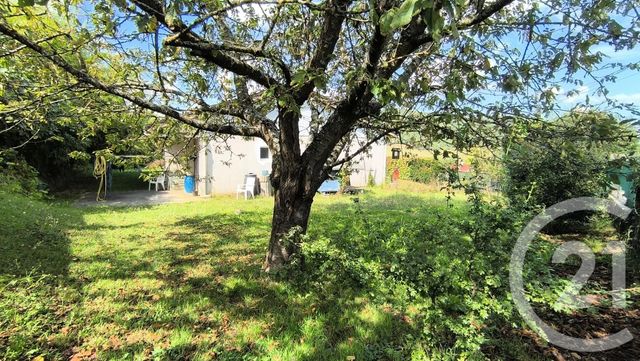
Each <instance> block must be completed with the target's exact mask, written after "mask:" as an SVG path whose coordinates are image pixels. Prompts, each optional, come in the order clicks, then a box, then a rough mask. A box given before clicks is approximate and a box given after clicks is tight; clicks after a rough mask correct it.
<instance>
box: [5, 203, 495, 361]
mask: <svg viewBox="0 0 640 361" xmlns="http://www.w3.org/2000/svg"><path fill="white" fill-rule="evenodd" d="M1 197H2V202H0V211H2V213H3V214H4V217H3V218H2V220H1V223H2V224H1V226H2V228H3V229H4V230H7V232H3V233H2V235H1V236H0V249H2V254H3V255H4V256H5V257H3V259H2V261H1V262H2V263H1V264H0V270H1V272H2V275H3V276H2V281H1V285H0V290H1V291H0V315H1V317H0V320H2V321H0V350H2V355H0V357H1V358H3V359H9V360H11V359H15V360H17V359H24V358H29V357H36V356H38V355H43V356H45V358H46V359H47V360H49V359H64V358H66V357H69V356H70V355H73V354H76V355H85V356H87V355H92V354H94V353H95V354H97V355H98V357H99V358H100V359H145V358H147V359H176V358H181V357H184V358H187V359H195V360H201V359H213V358H214V356H215V357H216V359H223V360H224V359H228V360H232V359H247V357H250V359H251V357H256V358H258V359H276V360H277V359H281V360H301V359H308V360H326V359H335V360H344V359H346V357H347V356H356V359H357V360H361V359H370V360H373V359H390V360H392V359H395V360H400V359H405V358H407V357H409V356H410V355H411V354H414V356H415V357H416V359H420V358H419V357H418V355H420V354H422V353H424V352H427V353H432V352H436V351H435V350H430V349H423V348H422V347H420V345H421V344H424V345H426V344H427V342H429V344H432V345H434V346H436V345H439V348H442V350H443V352H444V351H446V350H449V351H447V352H450V353H451V355H455V354H459V353H460V352H461V351H464V350H467V347H468V345H466V344H464V342H467V340H464V339H462V338H461V339H458V340H456V338H457V336H456V335H457V334H460V333H464V334H465V336H474V335H473V332H471V335H469V333H470V331H469V327H468V326H469V325H468V323H469V322H471V323H473V322H478V324H482V323H484V322H485V321H487V317H488V314H487V315H485V316H484V317H479V318H477V317H478V315H477V314H476V312H475V311H471V310H470V309H466V306H467V302H466V301H465V300H464V299H465V298H466V297H465V296H464V294H463V293H464V292H465V290H466V288H468V287H470V284H465V283H466V282H469V280H465V279H464V277H463V274H462V273H459V272H454V273H453V274H452V273H451V265H452V264H455V265H456V267H455V268H454V269H459V270H460V271H461V272H462V270H463V269H466V267H468V265H469V264H468V261H469V260H468V259H466V257H464V254H463V253H465V252H464V251H465V249H464V247H466V246H468V243H469V241H468V240H465V237H464V235H463V234H461V233H460V232H459V231H455V229H454V227H453V223H451V222H457V220H460V219H461V218H462V217H463V215H464V214H465V210H464V207H463V205H462V203H460V201H459V200H456V201H453V203H452V205H453V206H452V207H448V206H447V205H446V203H445V202H444V201H443V198H442V197H441V196H428V197H427V196H415V195H409V194H405V193H400V194H395V195H394V194H390V193H382V194H379V193H376V194H375V195H371V196H366V197H364V198H363V197H361V198H360V202H358V203H353V202H352V201H351V200H350V198H347V197H326V198H325V197H323V198H319V199H318V201H317V204H316V206H315V209H314V212H315V216H314V217H313V219H312V224H311V226H310V234H309V236H308V237H309V242H308V243H306V244H308V247H307V249H305V255H306V260H305V265H304V267H305V272H298V271H297V266H295V267H294V266H292V269H290V270H287V271H283V273H281V274H279V275H276V276H275V277H273V276H268V275H266V274H264V273H263V272H261V270H260V266H261V263H262V262H263V260H264V239H265V238H267V237H268V235H269V218H270V208H271V200H270V199H259V200H257V201H252V202H236V201H234V202H230V199H224V198H222V199H216V200H212V201H208V202H204V203H198V204H197V205H198V206H197V207H195V206H194V205H193V204H176V205H164V206H157V207H149V208H135V209H130V208H121V209H115V210H114V209H107V208H89V209H76V208H72V207H69V206H66V205H64V204H52V205H45V204H44V203H42V202H40V201H34V200H30V199H27V198H24V197H22V196H16V195H10V194H6V193H2V194H1ZM364 210H366V215H365V213H364ZM311 240H313V241H311ZM420 244H421V246H420ZM455 244H458V245H457V246H454V247H450V246H451V245H455ZM415 246H419V248H413V247H415ZM7 255H8V257H7ZM388 277H394V278H396V279H398V280H399V281H400V280H401V282H398V283H397V284H394V285H390V284H385V283H384V282H382V281H383V280H384V279H386V278H388ZM451 277H455V278H457V282H455V283H451V282H450V281H451V279H450V278H451ZM422 283H425V284H424V285H422V286H420V284H422ZM417 289H420V290H422V291H424V290H431V291H430V292H432V295H431V296H435V298H434V303H433V304H432V305H431V306H428V305H427V304H419V303H413V304H412V303H411V302H410V300H411V299H414V300H415V299H418V298H420V297H421V296H420V295H412V293H413V292H416V290H417ZM443 297H444V298H443ZM445 301H446V302H445ZM487 301H490V300H489V299H487ZM494 301H495V300H494ZM494 301H491V302H494ZM505 302H506V300H503V301H502V303H505ZM477 305H478V306H479V305H480V304H477ZM445 306H446V307H445ZM447 307H454V308H455V307H460V308H459V309H458V310H453V309H448V308H447ZM493 308H494V305H489V307H488V310H489V309H493ZM428 309H431V310H432V311H430V313H429V314H428V315H427V316H425V317H426V318H421V317H422V316H420V314H421V313H423V312H424V311H427V310H428ZM465 309H466V311H464V312H463V314H461V316H463V315H466V316H464V317H463V319H466V321H463V323H460V322H462V321H455V323H456V324H458V325H459V327H458V328H455V327H453V324H452V323H451V324H447V323H446V322H453V319H450V320H449V321H446V320H447V317H450V316H447V315H448V313H449V312H454V313H458V312H461V311H463V310H465ZM482 312H485V311H482ZM489 312H491V313H493V312H492V311H489ZM467 313H468V314H467ZM427 318H428V319H429V321H430V322H431V321H435V320H439V323H437V324H431V325H427V323H426V322H425V321H427ZM423 327H429V330H428V331H429V332H433V333H432V336H433V337H434V339H433V340H427V339H425V338H424V337H423V336H422V335H424V332H427V330H426V329H425V330H423V329H422V328H423ZM471 330H474V329H473V328H471ZM445 334H449V336H448V338H447V339H438V338H437V337H439V336H441V335H445ZM460 336H462V334H460ZM470 340H473V342H476V341H477V340H476V339H470ZM438 352H439V351H438Z"/></svg>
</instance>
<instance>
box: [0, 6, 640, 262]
mask: <svg viewBox="0 0 640 361" xmlns="http://www.w3.org/2000/svg"><path fill="white" fill-rule="evenodd" d="M33 3H34V1H33V0H20V1H18V2H14V1H8V0H2V1H0V14H2V15H0V34H2V35H3V37H2V38H0V41H2V42H3V43H5V44H10V45H11V46H12V48H11V51H10V53H11V54H20V53H22V54H23V55H22V56H39V57H42V58H44V59H47V60H48V61H49V62H51V63H52V64H54V65H55V66H56V67H58V68H59V69H62V70H64V71H65V72H67V73H68V74H70V75H72V76H73V77H74V78H75V79H76V80H77V81H79V82H80V83H82V84H83V85H84V86H86V87H90V88H92V89H96V90H100V91H103V92H106V93H109V94H111V95H115V96H118V97H121V98H123V99H125V100H127V101H128V102H130V103H131V104H133V105H136V106H138V107H141V108H144V109H146V110H149V111H151V112H154V114H156V115H158V114H159V115H163V116H165V117H168V118H172V119H175V120H177V121H179V122H182V123H184V124H187V125H189V126H192V127H195V128H197V129H199V130H205V131H209V132H212V133H215V134H221V135H232V136H247V137H258V138H261V139H263V140H264V141H265V142H266V143H267V144H268V146H269V147H270V148H271V151H272V153H273V166H272V168H273V169H272V173H271V180H272V183H273V187H274V189H275V205H274V212H273V224H272V234H271V239H270V242H269V249H268V253H267V257H266V262H265V269H266V270H270V269H274V268H277V267H279V266H281V265H283V264H285V263H287V262H288V261H289V260H290V258H291V257H292V255H293V254H295V252H296V250H297V248H298V240H299V237H298V236H299V234H300V233H301V232H305V230H306V228H307V222H308V218H309V213H310V209H311V205H312V202H313V197H314V194H315V193H316V190H317V189H318V187H319V186H320V184H321V183H322V181H323V180H324V179H325V178H326V177H327V175H328V173H329V172H330V170H331V169H332V168H333V167H335V166H338V165H340V164H342V163H344V162H348V161H349V160H350V159H352V157H354V156H355V155H357V154H360V153H361V152H363V151H364V149H365V148H366V146H367V145H369V144H370V142H373V141H376V140H379V139H382V138H383V137H385V136H386V135H388V134H391V133H394V132H399V131H403V130H407V129H411V130H412V131H417V132H419V133H420V134H422V135H423V136H424V137H425V138H426V139H443V138H444V139H450V140H454V141H455V145H456V146H458V147H465V146H470V145H471V144H485V145H491V144H492V142H494V141H495V139H493V138H494V137H493V135H495V134H498V133H503V134H511V133H513V132H514V130H517V127H518V126H522V122H523V121H524V122H526V121H527V120H530V119H539V118H540V117H541V116H544V115H545V114H548V113H549V112H550V111H554V110H557V108H556V107H554V104H556V102H555V100H556V97H557V96H558V94H562V93H563V92H567V91H568V92H571V89H572V86H576V85H577V86H580V85H583V82H584V81H590V80H591V79H593V80H595V81H597V82H596V88H597V91H596V92H597V97H600V98H602V99H604V100H605V101H608V99H606V82H607V81H612V80H614V79H615V77H614V75H615V72H616V71H619V70H620V69H624V68H625V67H628V66H629V64H622V63H613V62H607V63H606V64H605V66H599V64H603V63H602V60H603V55H604V54H603V52H602V51H607V50H606V49H611V51H613V50H619V49H627V48H632V47H633V46H635V45H636V42H637V41H638V38H639V37H638V17H639V16H638V14H639V13H638V8H637V7H638V5H639V3H638V1H635V0H634V1H611V0H609V1H602V0H585V1H575V0H547V1H543V2H535V1H514V0H494V1H486V2H485V1H483V0H470V1H468V0H404V1H399V0H367V1H364V0H360V1H355V0H324V1H306V0H279V1H272V0H230V1H220V0H211V1H182V0H178V1H168V0H167V1H159V0H133V1H126V0H113V1H102V0H96V1H61V2H57V1H49V2H48V4H46V6H42V5H43V4H42V1H39V2H38V3H39V4H40V5H37V4H36V5H34V4H33ZM24 19H28V20H29V21H31V22H35V23H39V24H42V27H43V31H42V32H40V33H38V34H34V32H33V31H30V30H29V29H32V26H33V25H31V27H26V26H24V25H21V24H23V23H24ZM51 19H54V21H57V22H58V24H62V23H64V24H68V25H64V26H59V28H60V29H64V30H61V31H59V30H56V31H53V30H51V27H46V26H45V24H46V23H47V22H48V21H51ZM62 19H64V21H62ZM56 32H57V33H58V34H59V33H64V36H65V38H66V39H67V41H65V42H64V43H63V44H62V45H61V44H60V42H58V43H55V44H54V43H52V42H51V41H49V38H50V37H51V36H55V35H57V33H56ZM596 47H600V48H599V49H600V50H601V51H597V50H596ZM25 54H26V55H25ZM104 54H108V55H109V56H105V55H104ZM0 56H1V55H0ZM105 67H111V68H114V69H118V71H119V72H120V73H121V74H122V76H121V77H118V78H117V79H113V78H108V77H105V76H104V75H103V72H101V70H103V69H104V68H105ZM273 113H275V114H276V116H275V117H273V116H270V114H273ZM306 118H309V119H310V121H308V122H306V121H305V122H301V120H302V119H306ZM307 123H309V124H307ZM301 127H303V128H306V129H305V130H306V131H308V132H309V133H310V141H309V142H308V144H306V146H302V145H301V137H300V133H301V131H302V130H303V129H301ZM354 133H360V134H361V133H366V134H367V136H368V139H369V142H365V143H364V144H362V148H360V149H353V148H352V147H349V146H348V145H349V144H350V143H351V142H350V137H351V136H352V135H353V134H354Z"/></svg>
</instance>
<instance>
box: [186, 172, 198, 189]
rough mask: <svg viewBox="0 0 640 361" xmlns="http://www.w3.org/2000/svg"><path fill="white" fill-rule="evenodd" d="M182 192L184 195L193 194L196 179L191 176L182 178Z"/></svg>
mask: <svg viewBox="0 0 640 361" xmlns="http://www.w3.org/2000/svg"><path fill="white" fill-rule="evenodd" d="M184 191H185V192H186V193H193V192H195V191H196V178H195V177H194V176H192V175H188V176H185V177H184Z"/></svg>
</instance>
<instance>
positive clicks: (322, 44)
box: [294, 0, 351, 105]
mask: <svg viewBox="0 0 640 361" xmlns="http://www.w3.org/2000/svg"><path fill="white" fill-rule="evenodd" d="M349 4H351V0H333V1H332V2H331V7H330V8H329V9H327V10H325V13H324V20H323V24H322V31H321V33H320V37H319V38H318V41H317V45H316V51H315V53H314V54H313V57H312V58H311V61H310V62H309V66H308V67H307V69H306V70H305V71H306V74H307V75H308V76H310V79H308V80H306V81H305V82H304V83H303V84H302V86H300V88H299V89H298V91H297V93H296V94H295V95H294V98H295V101H296V103H297V104H298V105H302V104H303V103H304V102H306V101H307V99H308V98H309V95H310V94H311V92H312V91H313V89H314V88H315V82H314V77H316V76H318V75H319V74H320V73H324V71H325V70H326V69H327V66H328V65H329V62H330V61H331V58H332V57H333V52H334V49H335V47H336V43H337V42H338V39H339V38H340V32H341V29H342V24H343V23H344V19H345V15H346V11H347V8H348V7H349Z"/></svg>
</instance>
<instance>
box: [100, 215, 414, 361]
mask: <svg viewBox="0 0 640 361" xmlns="http://www.w3.org/2000/svg"><path fill="white" fill-rule="evenodd" d="M334 211H335V210H333V209H332V210H330V212H334ZM320 212H322V211H320ZM320 214H321V216H322V213H320ZM166 227H167V237H168V239H167V242H164V243H163V244H162V245H161V246H159V247H156V248H154V249H152V250H147V251H146V252H145V255H144V258H145V260H152V263H151V264H148V263H146V262H145V263H144V267H141V266H140V262H137V261H136V262H134V260H133V259H131V258H129V257H120V256H119V255H116V254H109V255H107V256H104V255H102V256H97V257H96V258H95V261H97V262H102V261H104V260H105V257H106V258H107V259H109V258H112V261H113V262H111V263H112V264H114V265H117V268H118V271H117V272H115V273H114V272H110V273H107V274H104V275H103V276H101V277H100V279H98V280H96V281H100V280H107V279H112V280H113V279H114V278H115V279H117V280H118V283H116V284H114V285H117V287H119V291H117V292H114V291H113V290H108V289H105V288H101V289H99V290H95V291H94V292H93V293H91V294H90V297H91V298H94V299H100V300H104V299H105V298H107V299H111V300H112V301H113V302H117V303H118V304H120V305H124V306H123V307H124V310H122V312H119V314H115V315H113V316H111V317H113V318H112V322H115V323H116V324H118V325H119V327H120V328H122V329H126V330H135V329H147V330H150V332H158V333H162V332H165V334H166V333H167V332H169V333H175V330H181V329H184V330H188V333H189V334H190V341H189V342H183V343H180V342H172V341H170V340H169V341H164V342H157V343H154V344H153V348H155V349H156V350H162V351H158V352H159V354H160V353H161V354H163V355H165V356H166V359H191V358H193V357H195V354H198V355H200V356H201V355H203V354H206V353H207V352H213V353H215V355H216V356H215V357H216V359H222V360H225V359H227V360H232V359H243V358H246V357H247V356H248V355H254V356H265V355H269V356H276V355H278V356H281V357H282V358H283V359H296V360H327V359H345V357H347V356H351V355H354V356H357V357H358V358H357V359H393V357H391V356H390V355H392V354H393V353H394V352H397V349H398V348H399V347H400V345H401V342H402V337H403V335H404V334H406V333H407V332H409V329H410V326H409V325H408V324H407V323H406V322H404V321H402V320H401V319H400V318H398V317H396V316H395V315H394V314H393V313H392V312H387V311H385V310H383V309H381V308H378V307H375V306H373V305H371V304H370V303H369V302H368V301H367V298H366V295H365V294H364V290H359V289H357V288H356V287H354V288H352V289H341V290H338V289H334V290H331V291H330V292H331V293H328V292H327V290H325V292H322V290H319V289H317V288H304V287H294V283H295V282H296V281H295V280H293V279H291V280H288V279H286V278H281V279H276V278H274V277H272V276H269V275H266V274H263V273H262V271H261V263H262V260H263V259H264V253H265V250H266V245H267V240H268V236H269V229H270V214H266V213H264V212H252V211H247V212H242V213H240V214H213V215H211V216H198V217H186V218H182V219H180V220H178V221H177V222H174V223H172V224H170V225H167V226H166ZM131 237H135V236H131ZM88 261H91V260H88ZM149 265H151V269H149V268H148V267H149ZM143 275H144V276H145V277H147V278H149V277H151V278H153V279H154V282H159V286H157V287H156V286H154V287H151V286H150V287H149V289H147V290H144V291H141V290H140V287H139V285H138V284H139V283H140V281H139V278H141V277H142V276H143ZM123 282H124V283H123ZM154 285H156V283H154ZM134 316H135V317H134ZM167 330H173V331H167ZM167 337H168V338H170V339H171V336H166V335H165V340H166V338H167ZM150 346H151V345H149V344H148V343H145V342H144V341H143V342H137V343H132V344H129V345H127V346H126V347H121V348H118V349H113V350H110V351H108V352H107V353H106V354H105V355H108V357H117V356H122V355H124V354H126V353H136V352H143V350H144V349H147V350H148V348H149V347H150ZM287 355H288V356H287ZM105 357H107V356H105Z"/></svg>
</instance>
